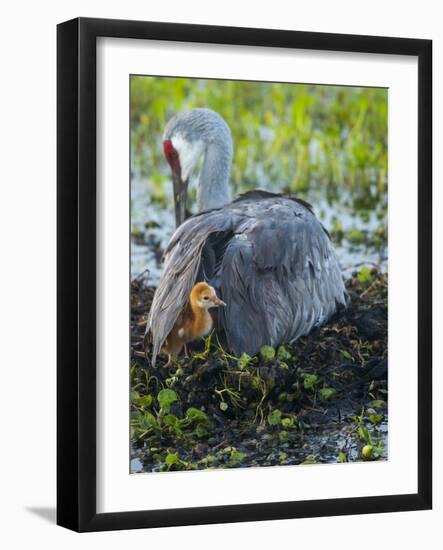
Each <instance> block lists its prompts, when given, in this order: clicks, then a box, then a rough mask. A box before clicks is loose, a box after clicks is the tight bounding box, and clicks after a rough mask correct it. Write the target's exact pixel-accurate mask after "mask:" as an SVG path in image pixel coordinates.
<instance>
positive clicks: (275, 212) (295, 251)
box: [221, 199, 346, 354]
mask: <svg viewBox="0 0 443 550" xmlns="http://www.w3.org/2000/svg"><path fill="white" fill-rule="evenodd" d="M263 206H264V204H263V202H262V203H261V208H260V210H259V211H258V212H257V215H256V217H255V223H254V224H253V225H251V224H249V225H248V226H247V227H246V228H245V230H244V231H243V232H241V233H240V234H238V235H236V237H235V238H234V239H233V240H232V241H231V243H230V244H229V246H228V248H227V250H226V254H225V256H224V259H223V263H222V276H221V281H222V297H223V300H224V301H225V302H226V303H227V307H226V308H225V310H224V312H223V314H224V315H223V324H224V328H225V331H226V333H227V337H228V344H229V346H230V347H231V349H232V350H233V351H234V352H235V353H236V354H240V353H242V352H246V353H248V354H255V353H257V352H258V351H259V349H260V347H261V346H263V345H264V344H269V345H272V346H277V345H279V344H281V343H284V342H291V341H294V340H296V339H297V338H299V337H300V336H302V335H304V334H307V333H308V332H309V331H310V330H311V329H312V328H313V327H314V326H316V325H319V324H321V323H323V322H324V321H325V320H327V319H328V318H329V317H330V316H331V315H332V314H333V313H334V312H335V311H336V308H337V304H343V305H345V303H346V291H345V288H344V284H343V280H342V276H341V272H340V268H339V264H338V261H337V258H336V255H335V251H334V249H333V247H332V243H331V242H330V239H329V237H328V235H327V234H326V232H325V231H324V229H323V227H322V226H321V224H320V223H319V222H318V220H317V219H316V218H315V216H314V215H313V214H311V213H310V212H309V211H308V210H307V209H305V208H303V209H301V208H300V206H299V205H297V204H291V202H290V201H288V200H285V199H283V200H281V201H280V202H278V201H273V204H272V205H271V206H270V208H268V209H265V208H263Z"/></svg>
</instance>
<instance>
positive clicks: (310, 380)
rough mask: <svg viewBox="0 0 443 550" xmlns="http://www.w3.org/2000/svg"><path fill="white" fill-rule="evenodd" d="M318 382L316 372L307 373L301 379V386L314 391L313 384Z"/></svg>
mask: <svg viewBox="0 0 443 550" xmlns="http://www.w3.org/2000/svg"><path fill="white" fill-rule="evenodd" d="M318 382H319V379H318V376H317V375H316V374H308V375H307V376H306V377H305V379H304V380H303V386H304V388H305V390H312V391H314V389H315V386H316V385H317V384H318Z"/></svg>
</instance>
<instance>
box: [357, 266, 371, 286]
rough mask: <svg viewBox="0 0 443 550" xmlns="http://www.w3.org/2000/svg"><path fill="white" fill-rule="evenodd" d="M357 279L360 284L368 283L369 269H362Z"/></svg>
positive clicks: (369, 277)
mask: <svg viewBox="0 0 443 550" xmlns="http://www.w3.org/2000/svg"><path fill="white" fill-rule="evenodd" d="M357 278H358V280H359V281H360V282H361V283H369V282H370V281H371V280H372V275H371V270H370V269H369V267H362V268H361V269H360V273H359V274H358V276H357Z"/></svg>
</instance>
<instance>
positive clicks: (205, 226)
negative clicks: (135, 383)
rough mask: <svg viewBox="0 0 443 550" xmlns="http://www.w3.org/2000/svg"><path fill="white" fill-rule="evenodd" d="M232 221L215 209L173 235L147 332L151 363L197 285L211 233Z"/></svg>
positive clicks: (228, 225)
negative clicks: (203, 254) (204, 251)
mask: <svg viewBox="0 0 443 550" xmlns="http://www.w3.org/2000/svg"><path fill="white" fill-rule="evenodd" d="M231 224H232V219H231V218H230V217H229V216H227V215H226V213H224V214H221V213H220V211H218V210H215V211H213V212H208V213H206V214H205V215H204V216H203V215H201V216H195V217H194V218H190V219H189V220H187V221H186V222H185V223H183V224H182V225H181V226H180V227H179V228H178V229H177V230H176V231H175V233H174V234H173V236H172V238H171V240H170V242H169V244H168V246H167V248H166V251H165V256H164V266H163V270H162V275H161V277H160V283H159V286H158V288H157V290H156V292H155V295H154V300H153V303H152V307H151V311H150V313H149V317H148V323H147V326H146V333H147V334H148V333H150V335H151V336H152V342H153V352H152V364H153V365H155V362H156V359H157V355H158V353H159V352H160V350H161V348H162V346H163V343H164V341H165V339H166V337H167V336H168V334H169V333H170V332H171V330H172V328H173V326H174V323H175V321H176V320H177V318H178V316H179V315H180V313H181V311H182V310H183V307H184V306H185V304H186V302H187V300H188V298H189V294H190V293H191V290H192V287H193V286H194V284H195V280H196V277H197V273H198V270H199V266H200V258H201V253H202V249H203V246H204V244H205V242H206V240H207V238H208V237H209V235H211V233H214V232H219V231H223V230H225V228H228V227H230V225H231Z"/></svg>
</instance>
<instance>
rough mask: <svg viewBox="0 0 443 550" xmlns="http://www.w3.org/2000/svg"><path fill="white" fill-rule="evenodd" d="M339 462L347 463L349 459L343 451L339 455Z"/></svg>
mask: <svg viewBox="0 0 443 550" xmlns="http://www.w3.org/2000/svg"><path fill="white" fill-rule="evenodd" d="M338 461H339V462H347V461H348V459H347V458H346V455H345V453H342V452H341V451H340V452H339V453H338Z"/></svg>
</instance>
